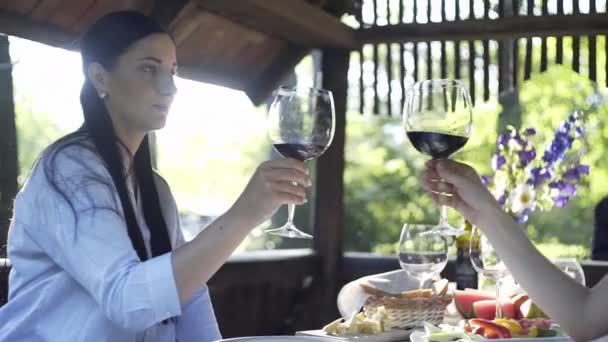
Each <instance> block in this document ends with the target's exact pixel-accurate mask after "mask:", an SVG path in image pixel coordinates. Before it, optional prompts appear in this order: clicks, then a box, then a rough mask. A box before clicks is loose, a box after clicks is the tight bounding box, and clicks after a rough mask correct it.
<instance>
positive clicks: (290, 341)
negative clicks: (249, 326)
mask: <svg viewBox="0 0 608 342" xmlns="http://www.w3.org/2000/svg"><path fill="white" fill-rule="evenodd" d="M228 341H229V342H262V341H269V342H320V341H323V342H327V341H328V339H327V338H322V337H312V336H249V337H235V338H229V339H225V340H220V342H228Z"/></svg>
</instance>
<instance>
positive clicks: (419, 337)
mask: <svg viewBox="0 0 608 342" xmlns="http://www.w3.org/2000/svg"><path fill="white" fill-rule="evenodd" d="M410 341H411V342H429V340H428V339H427V338H426V333H425V332H424V331H421V330H416V331H414V332H413V333H412V334H411V335H410ZM484 341H504V342H507V341H508V342H572V339H571V338H570V337H568V336H555V337H530V338H497V339H491V340H487V339H484Z"/></svg>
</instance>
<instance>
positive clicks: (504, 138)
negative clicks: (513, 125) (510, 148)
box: [496, 133, 511, 148]
mask: <svg viewBox="0 0 608 342" xmlns="http://www.w3.org/2000/svg"><path fill="white" fill-rule="evenodd" d="M510 138H511V137H510V135H509V134H506V133H505V134H501V135H499V136H498V139H496V148H498V147H499V146H500V145H502V146H506V145H507V143H508V142H509V139H510Z"/></svg>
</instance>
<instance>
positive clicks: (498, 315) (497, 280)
mask: <svg viewBox="0 0 608 342" xmlns="http://www.w3.org/2000/svg"><path fill="white" fill-rule="evenodd" d="M494 282H495V283H496V315H495V316H496V318H503V316H502V301H501V299H500V287H501V285H502V275H499V276H497V277H496V278H495V279H494Z"/></svg>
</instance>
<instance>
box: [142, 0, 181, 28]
mask: <svg viewBox="0 0 608 342" xmlns="http://www.w3.org/2000/svg"><path fill="white" fill-rule="evenodd" d="M189 2H190V0H156V1H154V7H153V8H152V13H150V17H152V18H153V19H154V20H156V22H158V23H159V24H161V25H162V26H164V27H166V28H168V27H169V26H171V23H172V22H173V20H174V19H175V18H177V16H178V15H179V13H180V12H181V11H182V10H183V9H184V8H185V7H186V5H187V4H188V3H189Z"/></svg>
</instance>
